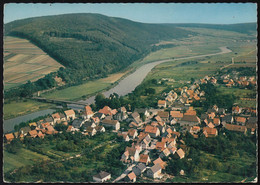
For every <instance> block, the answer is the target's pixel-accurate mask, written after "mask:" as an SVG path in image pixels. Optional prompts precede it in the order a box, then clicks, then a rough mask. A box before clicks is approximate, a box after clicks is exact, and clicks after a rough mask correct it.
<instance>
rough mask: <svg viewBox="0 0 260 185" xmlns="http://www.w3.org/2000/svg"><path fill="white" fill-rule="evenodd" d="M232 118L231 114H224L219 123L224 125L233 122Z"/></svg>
mask: <svg viewBox="0 0 260 185" xmlns="http://www.w3.org/2000/svg"><path fill="white" fill-rule="evenodd" d="M233 121H234V119H233V116H232V115H225V116H224V117H223V118H222V122H221V124H222V125H224V124H226V123H233Z"/></svg>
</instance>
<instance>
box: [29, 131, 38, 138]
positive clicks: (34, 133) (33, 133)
mask: <svg viewBox="0 0 260 185" xmlns="http://www.w3.org/2000/svg"><path fill="white" fill-rule="evenodd" d="M37 135H38V132H37V130H31V131H29V132H28V134H27V136H30V137H33V138H35V137H36V136H37Z"/></svg>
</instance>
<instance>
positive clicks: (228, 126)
mask: <svg viewBox="0 0 260 185" xmlns="http://www.w3.org/2000/svg"><path fill="white" fill-rule="evenodd" d="M225 128H226V129H227V130H230V131H236V132H243V133H244V134H246V132H247V128H246V126H240V125H231V124H226V125H225Z"/></svg>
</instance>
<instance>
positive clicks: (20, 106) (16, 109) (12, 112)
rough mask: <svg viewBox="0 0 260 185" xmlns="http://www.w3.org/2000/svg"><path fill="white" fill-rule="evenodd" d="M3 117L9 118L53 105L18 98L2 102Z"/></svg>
mask: <svg viewBox="0 0 260 185" xmlns="http://www.w3.org/2000/svg"><path fill="white" fill-rule="evenodd" d="M3 107H4V119H5V120H6V119H11V118H14V117H18V116H21V115H25V114H29V113H32V112H36V111H39V110H44V109H48V108H52V107H53V105H52V104H49V103H42V102H38V101H34V100H26V101H23V100H21V101H20V100H19V101H18V102H16V101H12V102H10V103H7V104H4V106H3Z"/></svg>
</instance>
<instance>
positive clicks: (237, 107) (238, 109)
mask: <svg viewBox="0 0 260 185" xmlns="http://www.w3.org/2000/svg"><path fill="white" fill-rule="evenodd" d="M241 110H242V109H241V108H240V107H239V106H235V107H232V114H240V113H241Z"/></svg>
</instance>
